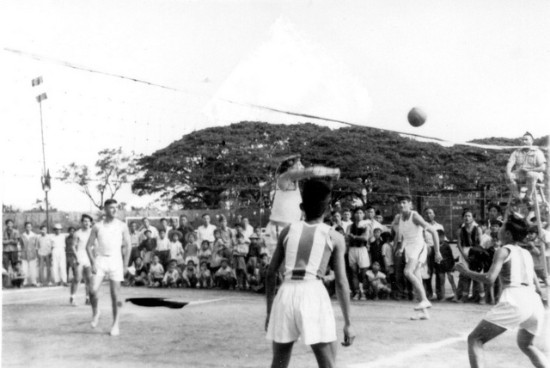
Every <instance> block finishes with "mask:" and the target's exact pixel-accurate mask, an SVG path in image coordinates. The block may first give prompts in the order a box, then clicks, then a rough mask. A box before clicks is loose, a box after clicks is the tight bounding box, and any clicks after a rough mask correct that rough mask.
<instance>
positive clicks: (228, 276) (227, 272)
mask: <svg viewBox="0 0 550 368" xmlns="http://www.w3.org/2000/svg"><path fill="white" fill-rule="evenodd" d="M214 284H215V285H216V287H219V288H221V289H225V290H227V289H234V288H235V286H236V285H237V276H236V275H235V271H233V269H232V268H231V267H230V266H229V260H228V259H227V258H222V259H221V262H220V268H219V269H218V270H217V271H216V273H215V274H214Z"/></svg>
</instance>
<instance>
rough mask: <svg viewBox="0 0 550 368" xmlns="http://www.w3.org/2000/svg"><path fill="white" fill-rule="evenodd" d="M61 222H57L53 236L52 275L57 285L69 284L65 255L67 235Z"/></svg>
mask: <svg viewBox="0 0 550 368" xmlns="http://www.w3.org/2000/svg"><path fill="white" fill-rule="evenodd" d="M61 229H62V227H61V224H55V225H54V227H53V236H52V241H53V242H52V277H53V282H54V283H55V284H57V285H63V286H67V259H66V257H65V236H64V235H62V234H61Z"/></svg>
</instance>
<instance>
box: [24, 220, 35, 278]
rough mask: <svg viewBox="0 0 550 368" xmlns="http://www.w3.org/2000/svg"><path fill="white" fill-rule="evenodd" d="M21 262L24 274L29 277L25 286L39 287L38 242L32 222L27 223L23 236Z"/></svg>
mask: <svg viewBox="0 0 550 368" xmlns="http://www.w3.org/2000/svg"><path fill="white" fill-rule="evenodd" d="M21 260H22V269H23V272H24V273H25V275H27V278H26V280H25V284H27V285H31V286H38V284H37V276H38V242H37V240H36V234H35V233H33V232H32V224H31V223H30V222H25V231H24V232H23V234H21Z"/></svg>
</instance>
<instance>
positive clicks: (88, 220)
mask: <svg viewBox="0 0 550 368" xmlns="http://www.w3.org/2000/svg"><path fill="white" fill-rule="evenodd" d="M93 221H94V220H93V218H92V216H90V215H87V214H83V215H82V216H81V217H80V223H81V224H82V226H81V227H80V229H78V230H77V231H76V232H75V233H74V242H73V246H74V251H75V254H76V260H77V262H76V263H77V265H76V272H75V277H74V279H73V282H72V283H71V295H70V297H69V303H71V304H72V305H76V302H75V300H74V297H75V295H76V291H77V290H78V284H80V282H81V281H82V279H84V285H86V301H85V304H90V290H91V288H92V264H91V263H90V257H89V256H88V251H87V249H86V248H87V246H88V240H89V239H90V235H91V234H92V226H93ZM93 246H94V247H96V246H97V242H96V243H95V244H94V245H93ZM73 272H74V270H73Z"/></svg>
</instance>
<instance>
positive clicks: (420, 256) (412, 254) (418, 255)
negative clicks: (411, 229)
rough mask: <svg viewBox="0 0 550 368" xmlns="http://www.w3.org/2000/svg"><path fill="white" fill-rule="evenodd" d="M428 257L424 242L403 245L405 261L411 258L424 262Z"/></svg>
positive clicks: (420, 262) (407, 261)
mask: <svg viewBox="0 0 550 368" xmlns="http://www.w3.org/2000/svg"><path fill="white" fill-rule="evenodd" d="M427 259H428V247H427V246H426V243H422V244H413V245H409V244H407V245H405V262H406V263H409V261H411V260H415V261H417V262H418V263H419V264H424V263H426V260H427Z"/></svg>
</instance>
